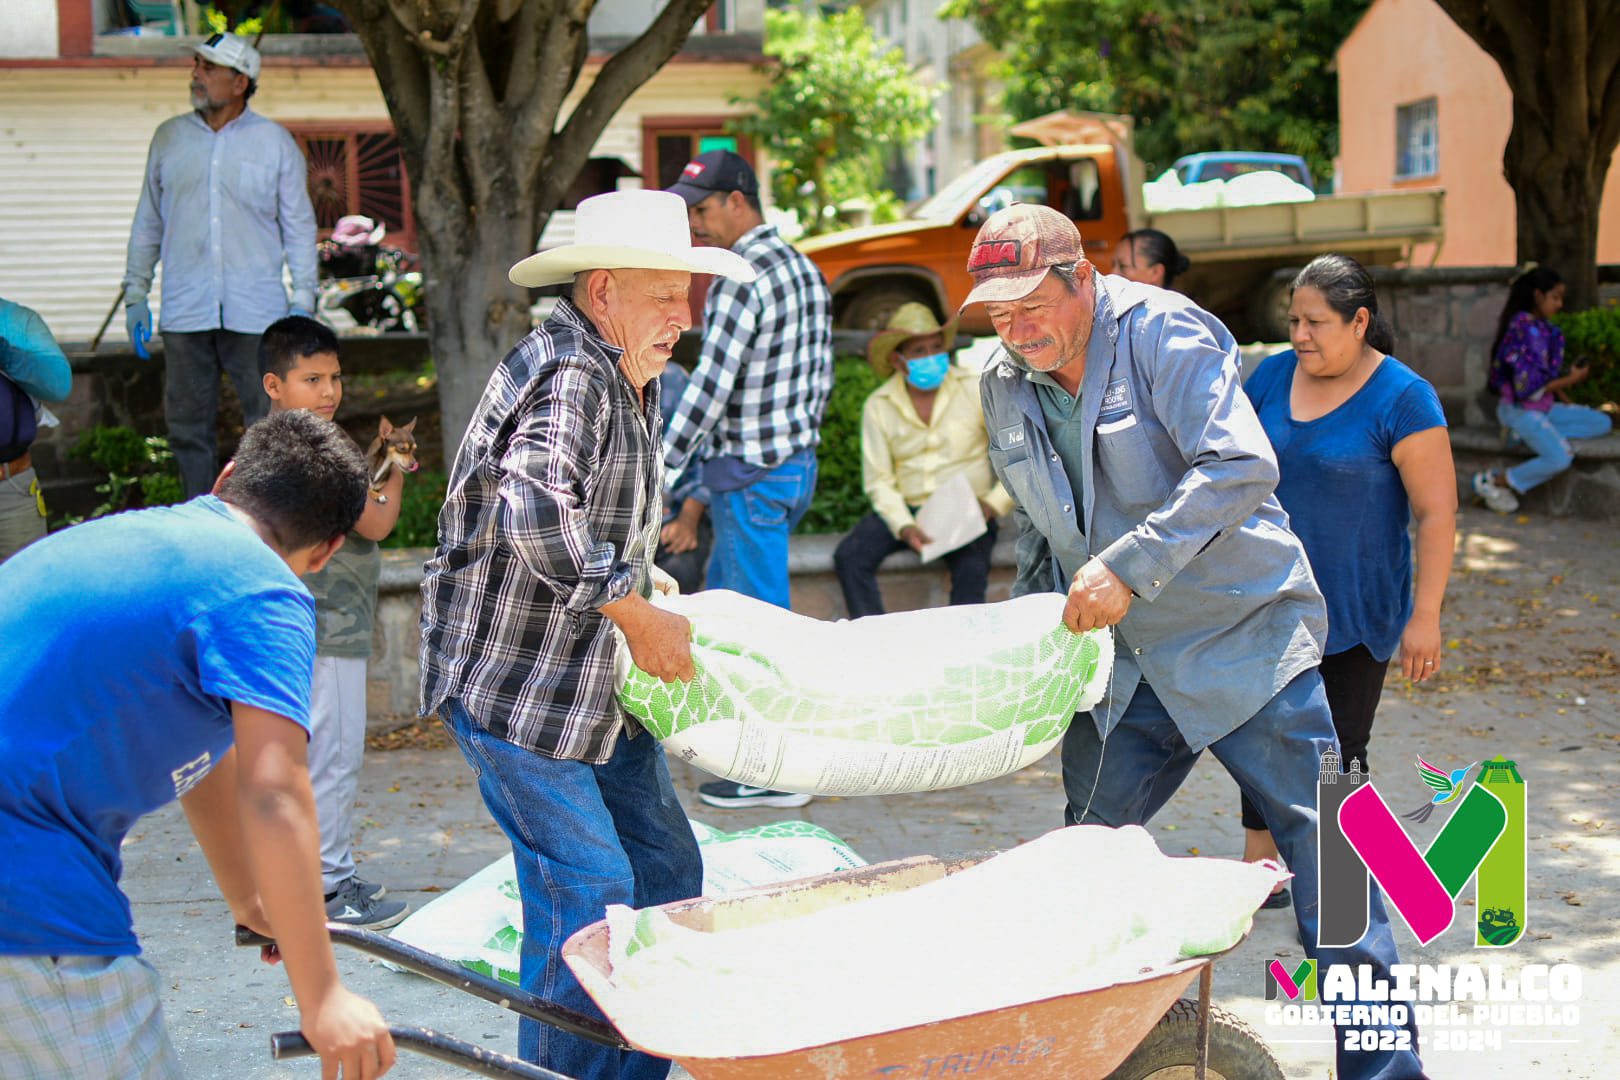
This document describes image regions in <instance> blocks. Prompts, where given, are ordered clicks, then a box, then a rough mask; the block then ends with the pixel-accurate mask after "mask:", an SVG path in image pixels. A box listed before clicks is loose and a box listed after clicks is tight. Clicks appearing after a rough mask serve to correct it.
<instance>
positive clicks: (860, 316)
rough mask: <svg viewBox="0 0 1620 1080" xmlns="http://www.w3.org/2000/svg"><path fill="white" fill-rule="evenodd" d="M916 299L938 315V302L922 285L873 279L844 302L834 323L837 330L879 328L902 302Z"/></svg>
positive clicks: (910, 301) (886, 322)
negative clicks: (841, 310) (873, 280)
mask: <svg viewBox="0 0 1620 1080" xmlns="http://www.w3.org/2000/svg"><path fill="white" fill-rule="evenodd" d="M913 301H915V302H916V303H919V304H924V305H926V306H927V308H928V310H930V311H932V312H933V313H934V316H935V318H938V317H939V311H938V304H936V303H935V302H934V298H933V297H932V296H929V295H928V294H927V293H926V292H924V291H923V289H922V287H921V286H917V285H907V284H904V283H901V282H894V281H875V282H873V283H872V284H870V285H867V286H863V287H860V288H859V289H858V291H857V292H856V293H855V295H854V296H852V297H850V298H849V302H848V303H846V304H845V305H844V309H843V313H842V314H841V315H839V317H838V321H837V325H838V328H839V329H840V330H882V329H883V328H884V327H886V326H888V325H889V319H890V317H891V316H893V315H894V313H895V311H896V310H897V309H898V308H899V307H900V305H901V304H909V303H912V302H913Z"/></svg>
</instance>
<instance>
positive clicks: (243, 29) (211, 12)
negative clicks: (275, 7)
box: [203, 5, 265, 38]
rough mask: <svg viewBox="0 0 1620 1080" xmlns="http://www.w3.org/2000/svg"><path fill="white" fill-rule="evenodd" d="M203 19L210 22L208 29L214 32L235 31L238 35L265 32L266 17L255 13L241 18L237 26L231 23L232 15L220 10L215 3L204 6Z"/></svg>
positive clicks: (244, 35)
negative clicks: (250, 16) (249, 16)
mask: <svg viewBox="0 0 1620 1080" xmlns="http://www.w3.org/2000/svg"><path fill="white" fill-rule="evenodd" d="M203 21H204V22H205V23H207V24H208V30H209V32H210V33H214V34H226V33H234V34H236V35H237V36H238V37H246V38H251V37H257V36H258V35H260V34H262V33H264V29H265V27H264V19H263V18H261V17H259V16H257V15H255V16H254V17H252V18H249V19H240V20H239V21H238V22H237V24H236V25H235V26H232V25H231V16H229V15H227V14H226V13H225V12H223V11H220V10H219V9H218V8H216V7H214V6H213V5H209V6H208V7H205V8H203Z"/></svg>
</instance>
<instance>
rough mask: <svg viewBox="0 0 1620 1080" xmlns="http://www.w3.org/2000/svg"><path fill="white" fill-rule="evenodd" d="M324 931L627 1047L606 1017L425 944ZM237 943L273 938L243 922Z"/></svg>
mask: <svg viewBox="0 0 1620 1080" xmlns="http://www.w3.org/2000/svg"><path fill="white" fill-rule="evenodd" d="M326 932H327V933H328V934H330V935H331V936H332V940H333V941H334V942H338V943H341V944H344V945H347V946H349V947H350V948H351V949H357V950H359V951H360V952H363V953H367V954H369V955H371V956H375V957H377V958H379V959H382V960H387V961H388V962H389V963H391V964H398V965H399V966H400V967H402V968H404V969H405V970H406V971H414V972H415V973H416V974H418V975H421V976H424V977H426V978H429V979H432V980H433V981H434V982H437V983H443V984H444V985H445V986H449V987H452V988H453V989H456V990H462V991H465V992H466V993H469V994H471V995H472V996H473V997H476V998H481V999H483V1000H484V1001H488V1002H490V1003H492V1004H495V1005H499V1006H500V1007H501V1008H503V1009H507V1010H509V1011H511V1012H515V1013H517V1014H518V1015H519V1016H526V1017H528V1018H529V1019H530V1020H538V1021H539V1022H540V1023H542V1024H548V1025H550V1026H551V1027H554V1028H556V1029H557V1030H558V1031H565V1032H567V1033H568V1034H570V1035H578V1036H579V1037H580V1038H582V1039H588V1040H590V1041H591V1042H594V1043H597V1044H599V1045H602V1046H611V1047H613V1048H614V1049H616V1050H629V1049H632V1047H631V1046H630V1044H629V1043H627V1042H625V1041H624V1037H623V1036H622V1035H620V1034H619V1032H618V1029H617V1028H615V1027H613V1025H611V1024H609V1023H606V1022H605V1021H602V1020H598V1019H597V1018H596V1017H594V1016H586V1015H585V1014H584V1013H581V1012H575V1011H574V1010H573V1009H570V1008H567V1007H566V1006H563V1005H558V1004H555V1003H554V1002H550V1001H547V1000H546V999H545V998H542V997H538V996H536V995H534V994H531V993H529V992H528V991H527V990H524V989H521V988H519V987H516V986H513V985H511V984H510V983H504V982H501V981H500V980H498V979H492V978H490V977H488V976H487V975H480V974H478V973H477V972H475V971H469V970H467V969H466V968H464V967H462V966H461V965H460V964H457V963H453V962H451V961H449V960H446V959H445V958H444V957H442V956H435V955H434V954H433V953H430V952H428V951H427V950H425V949H418V948H417V947H416V946H414V945H407V944H405V943H404V942H402V941H395V940H394V939H393V938H391V937H389V936H388V935H387V934H379V933H377V932H376V931H375V930H361V929H360V928H359V927H355V926H345V925H343V924H342V923H332V922H329V923H327V924H326ZM236 944H237V945H238V946H244V947H245V946H265V945H274V944H275V941H274V940H273V939H272V938H268V937H265V936H264V935H263V934H260V933H257V932H255V931H253V930H250V929H248V928H247V927H245V926H238V927H237V928H236Z"/></svg>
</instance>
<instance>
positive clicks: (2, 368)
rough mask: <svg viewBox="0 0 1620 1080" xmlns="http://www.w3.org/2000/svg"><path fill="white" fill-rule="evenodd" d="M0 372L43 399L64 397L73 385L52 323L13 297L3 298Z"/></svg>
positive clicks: (59, 399) (61, 399) (29, 392)
mask: <svg viewBox="0 0 1620 1080" xmlns="http://www.w3.org/2000/svg"><path fill="white" fill-rule="evenodd" d="M0 373H3V374H4V375H5V376H6V377H7V378H9V379H10V380H11V381H12V382H14V383H16V384H17V385H18V386H20V387H22V388H23V389H24V390H25V391H27V392H28V394H29V395H30V396H31V397H34V398H37V399H38V400H40V401H65V400H66V399H67V396H68V393H69V392H70V391H71V390H72V389H73V369H72V368H71V367H70V366H69V365H68V358H67V354H65V353H64V352H62V347H61V346H60V345H58V344H57V343H56V338H54V337H52V336H51V331H50V327H48V326H46V325H45V320H44V319H42V318H40V317H39V314H38V313H37V312H35V311H34V310H33V309H31V308H25V307H23V306H22V305H21V304H14V303H12V302H11V301H10V300H0Z"/></svg>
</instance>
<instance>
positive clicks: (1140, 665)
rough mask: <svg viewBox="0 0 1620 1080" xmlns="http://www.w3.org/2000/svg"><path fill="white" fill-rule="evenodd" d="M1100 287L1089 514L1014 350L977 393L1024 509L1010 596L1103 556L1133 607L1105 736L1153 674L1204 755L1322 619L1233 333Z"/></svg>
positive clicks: (994, 447)
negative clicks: (1278, 491) (1125, 588)
mask: <svg viewBox="0 0 1620 1080" xmlns="http://www.w3.org/2000/svg"><path fill="white" fill-rule="evenodd" d="M1092 282H1093V284H1094V286H1095V288H1096V318H1095V321H1094V323H1093V325H1092V330H1091V338H1090V342H1089V344H1088V346H1087V349H1086V367H1085V372H1084V374H1083V376H1082V377H1081V383H1080V399H1081V400H1080V408H1081V410H1082V424H1083V429H1082V431H1083V437H1082V440H1081V449H1082V453H1081V459H1082V460H1081V475H1082V478H1083V482H1082V488H1083V492H1082V497H1081V499H1080V500H1078V501H1079V504H1080V505H1079V507H1078V512H1077V508H1076V506H1075V503H1076V501H1077V500H1076V499H1075V498H1074V493H1073V489H1072V487H1071V485H1070V483H1069V478H1068V474H1067V473H1066V472H1065V470H1064V466H1063V461H1062V459H1061V458H1060V456H1059V454H1058V452H1057V450H1056V449H1055V448H1054V447H1053V445H1052V441H1051V439H1050V438H1049V437H1048V435H1047V431H1046V421H1045V418H1044V416H1043V415H1042V413H1041V406H1040V402H1039V400H1038V399H1037V398H1036V395H1035V384H1034V383H1032V382H1031V381H1030V380H1029V374H1030V372H1029V369H1028V368H1027V367H1025V366H1024V364H1023V363H1022V362H1021V361H1020V360H1019V359H1018V358H1017V357H1015V356H1014V355H1012V354H1011V353H1008V352H1007V351H1006V350H1003V351H1002V352H1001V353H1000V354H999V355H998V357H997V359H996V360H995V361H994V362H993V363H992V364H991V366H990V368H989V369H988V370H987V371H986V373H985V376H984V378H983V380H982V382H981V383H980V394H981V397H982V399H983V404H984V414H985V425H986V427H987V428H988V429H989V432H990V462H991V465H992V467H993V468H994V469H995V472H996V475H997V476H998V477H999V478H1000V480H1001V482H1002V484H1003V485H1005V487H1006V489H1007V491H1008V492H1009V493H1010V494H1011V495H1012V497H1013V500H1014V501H1015V503H1016V504H1017V505H1016V507H1015V509H1014V518H1015V520H1016V522H1017V525H1018V543H1017V552H1018V577H1017V580H1016V582H1015V583H1014V586H1013V595H1015V596H1022V595H1024V594H1026V593H1031V592H1040V591H1055V592H1065V591H1067V589H1068V584H1069V582H1070V581H1072V580H1073V578H1074V575H1075V573H1076V572H1077V571H1078V570H1079V569H1080V567H1081V566H1082V565H1083V564H1084V563H1085V562H1086V560H1087V559H1089V558H1090V557H1092V556H1094V555H1095V556H1096V557H1098V558H1099V559H1101V560H1102V562H1103V563H1104V564H1105V565H1107V567H1108V568H1109V569H1110V570H1112V571H1113V572H1114V573H1115V574H1117V575H1118V576H1119V578H1120V579H1121V580H1122V581H1124V582H1125V584H1126V585H1128V586H1129V587H1130V589H1131V591H1132V592H1134V593H1135V594H1136V597H1135V599H1133V600H1132V602H1131V606H1130V611H1129V612H1128V613H1127V614H1126V616H1125V619H1124V621H1122V622H1121V623H1120V624H1119V625H1118V626H1117V627H1115V636H1114V642H1115V660H1114V673H1113V676H1112V678H1111V679H1110V685H1109V689H1108V692H1107V694H1106V695H1105V696H1104V697H1103V699H1102V700H1101V701H1100V702H1099V703H1098V704H1097V707H1096V708H1095V710H1094V711H1093V714H1092V715H1093V719H1094V721H1095V723H1096V725H1097V730H1098V733H1099V734H1101V735H1104V736H1106V735H1107V733H1108V732H1109V730H1111V729H1112V727H1113V725H1114V724H1115V723H1117V722H1118V720H1119V718H1120V716H1121V714H1123V713H1124V711H1125V707H1126V706H1127V705H1128V704H1129V703H1130V700H1131V696H1132V695H1133V694H1134V693H1135V692H1136V686H1137V681H1138V680H1139V679H1144V678H1145V679H1146V680H1147V682H1148V685H1149V686H1151V687H1152V688H1153V690H1154V692H1155V693H1156V694H1157V695H1158V696H1159V699H1160V700H1161V701H1162V702H1163V703H1164V706H1165V708H1166V709H1167V710H1168V711H1169V713H1170V716H1171V718H1172V719H1173V720H1174V721H1175V723H1176V727H1177V728H1178V729H1179V730H1180V731H1181V734H1182V736H1183V737H1184V738H1185V739H1186V741H1187V744H1188V745H1189V746H1190V747H1191V748H1193V749H1194V750H1201V749H1203V748H1204V747H1206V746H1208V745H1209V744H1210V743H1212V742H1214V741H1216V740H1217V739H1219V738H1221V737H1222V736H1223V735H1226V734H1228V733H1229V732H1231V731H1233V730H1235V729H1236V728H1237V727H1238V726H1239V725H1240V724H1242V723H1243V722H1244V721H1245V720H1247V719H1248V718H1249V717H1251V716H1253V715H1254V714H1255V713H1256V712H1258V711H1259V710H1260V708H1261V706H1263V705H1264V704H1265V703H1266V702H1267V701H1269V700H1271V698H1272V697H1273V696H1274V695H1275V694H1276V693H1277V692H1278V691H1279V690H1281V689H1282V688H1283V687H1284V686H1286V685H1287V684H1288V682H1289V680H1291V679H1293V678H1294V676H1296V675H1298V674H1299V673H1301V672H1302V671H1305V670H1307V669H1309V668H1311V667H1314V666H1315V665H1316V664H1317V663H1319V662H1320V660H1321V657H1322V643H1323V641H1324V639H1325V638H1326V635H1327V615H1326V609H1325V607H1324V605H1323V602H1322V594H1321V592H1320V591H1319V590H1318V589H1317V587H1316V580H1315V578H1314V577H1313V576H1312V574H1311V568H1310V564H1309V563H1308V562H1307V561H1306V558H1305V549H1304V547H1303V546H1302V545H1301V544H1300V542H1299V538H1298V537H1296V536H1295V535H1294V534H1293V533H1292V532H1291V531H1290V530H1289V528H1288V515H1287V514H1286V513H1284V511H1283V509H1282V506H1281V505H1280V504H1279V503H1278V502H1277V499H1276V496H1275V495H1273V494H1272V491H1273V489H1274V488H1275V487H1276V485H1277V460H1276V457H1275V455H1274V454H1273V453H1272V450H1271V444H1270V442H1268V441H1267V439H1266V433H1265V431H1264V429H1262V428H1261V426H1260V421H1259V419H1258V418H1257V417H1256V416H1255V413H1254V409H1253V408H1252V407H1251V406H1250V404H1249V401H1248V399H1247V398H1246V397H1245V396H1244V394H1243V389H1242V384H1241V379H1240V376H1239V369H1238V351H1237V343H1236V342H1235V341H1234V340H1233V339H1232V335H1231V334H1230V333H1229V332H1228V331H1227V329H1226V327H1225V326H1223V325H1221V323H1220V321H1219V320H1218V319H1216V318H1215V317H1214V316H1212V315H1210V314H1209V313H1208V312H1206V311H1204V310H1203V309H1201V308H1199V307H1198V306H1197V305H1196V304H1194V303H1193V302H1192V301H1190V300H1188V299H1187V298H1186V297H1184V296H1181V295H1180V294H1177V293H1173V292H1167V291H1165V290H1163V289H1158V288H1154V287H1153V286H1150V285H1141V284H1137V283H1134V282H1130V281H1127V280H1125V279H1124V278H1120V277H1113V276H1108V277H1104V276H1102V275H1100V274H1093V276H1092Z"/></svg>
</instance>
